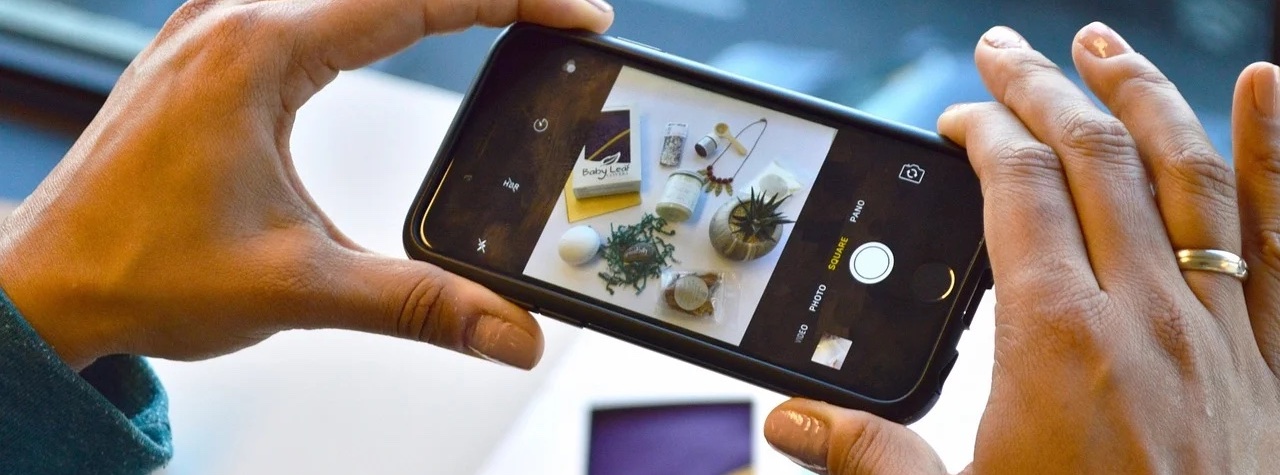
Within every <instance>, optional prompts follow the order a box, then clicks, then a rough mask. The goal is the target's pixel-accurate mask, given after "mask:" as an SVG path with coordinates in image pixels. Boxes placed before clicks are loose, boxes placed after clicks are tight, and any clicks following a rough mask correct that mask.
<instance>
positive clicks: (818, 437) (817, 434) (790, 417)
mask: <svg viewBox="0 0 1280 475" xmlns="http://www.w3.org/2000/svg"><path fill="white" fill-rule="evenodd" d="M764 432H765V434H766V435H767V436H768V437H767V438H766V440H768V442H769V445H772V446H773V448H775V449H777V450H778V451H779V452H782V454H783V455H786V456H787V458H790V459H791V461H793V462H795V463H796V464H798V465H800V466H802V467H804V468H807V469H809V470H813V471H815V472H826V471H827V447H828V446H829V442H828V441H827V437H828V436H827V426H826V424H823V423H822V421H821V420H819V419H818V418H816V417H812V416H809V415H806V414H801V413H799V412H796V411H791V410H780V411H774V412H772V413H770V414H769V417H767V418H765V421H764Z"/></svg>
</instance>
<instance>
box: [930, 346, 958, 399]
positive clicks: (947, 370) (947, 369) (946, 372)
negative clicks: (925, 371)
mask: <svg viewBox="0 0 1280 475" xmlns="http://www.w3.org/2000/svg"><path fill="white" fill-rule="evenodd" d="M959 360H960V353H959V352H956V353H952V354H951V359H950V360H948V361H947V364H945V365H942V373H941V377H939V378H938V388H937V389H936V390H935V391H937V393H938V394H942V385H943V384H944V383H946V382H947V377H948V376H951V370H952V369H953V368H955V367H956V361H959Z"/></svg>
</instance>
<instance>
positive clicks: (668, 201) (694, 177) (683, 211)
mask: <svg viewBox="0 0 1280 475" xmlns="http://www.w3.org/2000/svg"><path fill="white" fill-rule="evenodd" d="M705 183H706V182H705V181H703V179H702V176H700V175H698V174H697V173H694V172H691V171H688V170H679V171H676V172H674V173H672V174H671V176H669V177H667V184H666V186H665V187H663V189H662V200H661V201H659V202H658V205H657V206H656V207H655V209H654V211H655V212H656V213H658V216H660V217H662V219H665V220H667V221H668V222H672V223H682V222H685V221H688V220H689V218H690V217H693V212H694V210H696V209H698V201H700V200H701V199H702V185H704V184H705Z"/></svg>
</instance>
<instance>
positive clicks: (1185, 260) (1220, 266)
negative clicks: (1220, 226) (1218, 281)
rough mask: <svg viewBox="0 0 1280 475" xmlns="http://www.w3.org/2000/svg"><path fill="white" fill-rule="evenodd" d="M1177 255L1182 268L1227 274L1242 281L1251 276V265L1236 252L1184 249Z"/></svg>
mask: <svg viewBox="0 0 1280 475" xmlns="http://www.w3.org/2000/svg"><path fill="white" fill-rule="evenodd" d="M1176 255H1177V258H1178V267H1179V268H1181V269H1182V270H1187V271H1208V272H1217V273H1220V274H1227V275H1229V276H1232V277H1235V278H1236V279H1239V280H1240V281H1241V282H1244V280H1245V279H1247V278H1248V277H1249V265H1248V264H1246V263H1245V262H1244V259H1241V258H1240V256H1238V255H1236V254H1235V253H1231V252H1227V251H1223V250H1220V249H1183V250H1180V251H1178V253H1177V254H1176Z"/></svg>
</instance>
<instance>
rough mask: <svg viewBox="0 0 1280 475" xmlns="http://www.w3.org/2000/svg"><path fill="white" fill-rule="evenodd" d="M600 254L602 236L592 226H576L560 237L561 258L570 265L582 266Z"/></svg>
mask: <svg viewBox="0 0 1280 475" xmlns="http://www.w3.org/2000/svg"><path fill="white" fill-rule="evenodd" d="M599 252H600V234H599V233H597V232H596V230H594V229H591V227H590V226H574V227H572V228H569V230H568V231H565V232H564V235H563V236H560V258H561V259H564V261H565V262H568V263H569V264H570V265H575V266H578V265H582V264H586V263H587V262H588V261H590V260H591V259H593V258H595V257H596V254H598V253H599Z"/></svg>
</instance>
